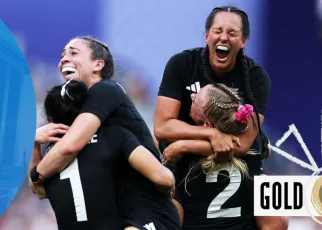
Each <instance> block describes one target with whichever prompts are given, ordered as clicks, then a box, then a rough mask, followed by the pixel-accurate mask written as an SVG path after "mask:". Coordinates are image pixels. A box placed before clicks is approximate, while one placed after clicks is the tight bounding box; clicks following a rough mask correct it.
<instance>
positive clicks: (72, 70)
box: [62, 66, 76, 73]
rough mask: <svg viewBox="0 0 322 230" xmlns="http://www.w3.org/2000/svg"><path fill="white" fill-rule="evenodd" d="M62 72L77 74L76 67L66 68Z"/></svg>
mask: <svg viewBox="0 0 322 230" xmlns="http://www.w3.org/2000/svg"><path fill="white" fill-rule="evenodd" d="M62 72H63V73H67V72H70V73H75V72H76V69H75V68H74V67H71V66H66V67H64V68H63V69H62Z"/></svg>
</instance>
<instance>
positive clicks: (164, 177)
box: [154, 167, 175, 188]
mask: <svg viewBox="0 0 322 230" xmlns="http://www.w3.org/2000/svg"><path fill="white" fill-rule="evenodd" d="M164 169H165V170H164V173H162V174H161V173H157V174H156V175H155V178H154V183H155V184H157V185H159V186H161V187H166V188H172V187H173V186H174V185H175V179H174V176H173V174H172V172H171V171H170V170H169V169H167V168H165V167H164Z"/></svg>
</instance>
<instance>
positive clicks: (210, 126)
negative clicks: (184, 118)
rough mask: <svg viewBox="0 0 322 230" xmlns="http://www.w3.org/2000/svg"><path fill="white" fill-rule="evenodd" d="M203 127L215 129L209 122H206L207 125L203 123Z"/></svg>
mask: <svg viewBox="0 0 322 230" xmlns="http://www.w3.org/2000/svg"><path fill="white" fill-rule="evenodd" d="M203 126H204V127H208V128H213V127H214V126H213V125H212V124H211V123H210V122H209V121H205V123H203Z"/></svg>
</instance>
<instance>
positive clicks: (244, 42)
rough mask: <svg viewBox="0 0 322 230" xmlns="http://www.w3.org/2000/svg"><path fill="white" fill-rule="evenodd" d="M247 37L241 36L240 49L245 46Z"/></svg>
mask: <svg viewBox="0 0 322 230" xmlns="http://www.w3.org/2000/svg"><path fill="white" fill-rule="evenodd" d="M246 41H247V39H246V38H245V37H243V38H242V44H241V47H240V48H241V49H242V48H244V47H245V45H246Z"/></svg>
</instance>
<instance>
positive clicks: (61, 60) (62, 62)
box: [58, 55, 70, 69]
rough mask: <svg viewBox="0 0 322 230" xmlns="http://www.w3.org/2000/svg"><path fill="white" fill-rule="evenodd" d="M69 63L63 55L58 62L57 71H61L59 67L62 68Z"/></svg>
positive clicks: (66, 56) (67, 58)
mask: <svg viewBox="0 0 322 230" xmlns="http://www.w3.org/2000/svg"><path fill="white" fill-rule="evenodd" d="M69 61H70V60H69V57H68V55H64V56H63V57H62V58H61V59H60V61H59V64H58V68H59V69H61V67H62V66H63V65H64V64H66V63H68V62H69Z"/></svg>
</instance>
